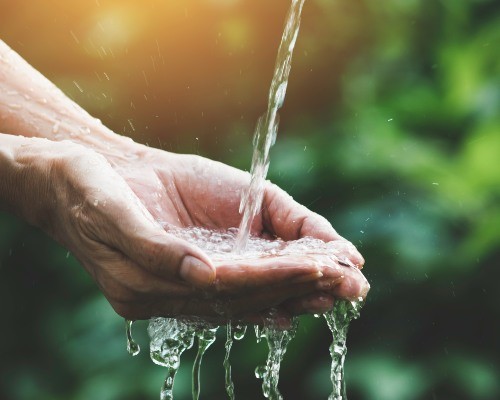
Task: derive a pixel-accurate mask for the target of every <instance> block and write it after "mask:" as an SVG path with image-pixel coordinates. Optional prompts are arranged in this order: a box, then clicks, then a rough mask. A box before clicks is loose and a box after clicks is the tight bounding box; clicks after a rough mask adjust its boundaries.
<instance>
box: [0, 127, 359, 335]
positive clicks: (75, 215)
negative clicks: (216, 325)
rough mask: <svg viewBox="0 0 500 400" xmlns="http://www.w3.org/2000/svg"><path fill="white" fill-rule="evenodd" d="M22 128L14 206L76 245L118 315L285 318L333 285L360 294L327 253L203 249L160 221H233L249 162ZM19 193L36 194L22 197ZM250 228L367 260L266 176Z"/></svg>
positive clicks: (321, 303)
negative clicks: (28, 135)
mask: <svg viewBox="0 0 500 400" xmlns="http://www.w3.org/2000/svg"><path fill="white" fill-rule="evenodd" d="M4 136H6V135H4ZM16 140H17V139H16ZM25 140H28V144H23V145H22V146H20V147H19V148H17V151H16V155H15V160H16V168H14V171H15V172H14V176H13V177H12V178H13V179H14V181H16V182H20V183H21V184H19V185H16V186H15V191H14V194H13V195H12V196H11V197H13V200H12V201H11V203H12V204H24V205H25V206H24V207H21V209H20V210H18V214H20V215H21V216H24V217H25V219H27V220H28V221H29V222H31V223H33V224H35V225H37V226H39V227H41V228H42V229H44V230H45V231H46V232H47V233H49V234H50V235H51V236H52V237H54V238H55V239H56V240H57V241H59V242H60V243H61V244H63V245H64V246H65V247H67V248H68V249H69V250H70V251H71V252H72V253H73V254H74V255H75V257H76V258H77V259H78V260H79V261H80V262H81V264H82V265H83V266H84V267H85V269H86V270H87V271H88V272H89V273H90V275H91V276H92V277H93V279H94V280H95V281H96V283H97V285H98V286H99V288H100V289H101V291H102V292H103V293H104V295H105V296H106V297H107V299H108V300H109V302H110V303H111V305H112V306H113V308H114V309H115V311H116V312H117V313H118V314H120V315H121V316H123V317H125V318H128V319H145V318H149V317H152V316H193V317H201V318H204V319H206V320H210V321H213V322H224V321H227V320H228V319H231V320H234V321H243V322H249V323H260V322H262V321H263V320H264V319H266V318H267V317H268V313H269V312H270V309H272V313H273V316H274V318H277V319H278V324H281V325H284V326H286V324H287V321H288V320H289V318H290V317H291V316H292V315H296V314H300V313H306V312H324V311H326V310H328V309H330V308H331V307H332V306H333V299H334V297H349V298H353V297H358V296H365V295H366V292H367V290H368V285H367V283H366V280H365V279H364V277H363V275H362V274H361V273H360V272H359V270H358V269H357V268H355V267H354V266H351V267H349V266H342V265H339V263H338V261H337V259H336V258H334V257H328V256H318V257H306V258H301V260H300V262H298V261H297V260H296V259H294V258H293V257H290V256H276V257H271V258H266V259H265V260H258V259H257V260H256V259H253V260H251V259H249V260H246V259H239V260H234V261H231V262H230V261H221V260H211V259H210V258H209V257H208V256H207V255H206V254H205V253H204V252H203V251H202V250H201V249H199V248H197V247H196V246H194V245H192V244H190V243H188V242H186V241H184V240H182V239H180V238H177V237H175V236H174V235H172V234H170V233H168V226H176V227H187V226H193V225H194V226H202V227H205V228H209V229H227V228H229V227H234V226H237V225H238V224H239V220H240V218H241V217H240V215H239V212H238V206H239V198H240V193H241V191H242V190H243V189H244V188H245V187H246V186H247V185H248V182H249V175H248V174H247V173H244V172H242V171H239V170H237V169H234V168H231V167H229V166H227V165H224V164H221V163H217V162H214V161H211V160H208V159H204V158H201V157H198V156H189V155H177V154H171V153H167V152H163V151H160V150H155V149H149V148H147V147H144V146H141V145H136V144H135V143H131V146H132V149H133V150H134V151H135V152H134V153H124V154H125V155H126V156H124V157H111V156H109V157H108V158H106V157H104V156H103V155H100V154H98V153H97V152H94V151H93V150H90V149H88V148H87V147H84V146H81V145H78V144H75V143H72V142H69V141H62V142H51V141H48V140H41V139H35V138H32V139H25ZM19 165H20V166H21V167H19ZM23 186H24V187H23ZM16 193H17V194H16ZM26 193H29V194H30V195H31V196H33V198H34V199H36V201H35V202H33V201H32V199H31V198H30V199H23V196H26ZM16 196H17V197H16ZM27 200H28V201H27ZM158 221H161V222H162V224H163V226H162V224H160V223H159V222H158ZM164 226H166V227H167V230H165V229H164ZM252 233H253V234H255V235H260V236H263V237H267V238H272V237H280V238H282V239H284V240H294V239H298V238H301V237H304V236H312V237H316V238H319V239H322V240H324V241H333V240H334V241H338V242H339V243H341V244H342V245H343V244H345V245H346V246H345V248H346V253H345V254H346V256H347V257H348V258H349V260H348V262H349V263H352V264H354V265H356V266H358V267H361V266H362V264H363V262H364V261H363V258H362V257H361V256H360V255H359V253H357V251H355V250H354V249H353V246H352V245H351V246H348V242H347V241H345V240H344V239H342V238H341V237H340V236H339V235H338V234H337V233H336V232H335V231H334V230H333V228H332V227H331V225H330V224H329V223H328V222H327V221H326V220H325V219H324V218H322V217H320V216H319V215H317V214H314V213H312V212H311V211H309V210H308V209H306V208H305V207H303V206H301V205H299V204H298V203H296V202H295V201H293V200H292V198H291V197H290V196H288V195H287V194H286V193H285V192H283V191H282V190H281V189H279V188H278V187H276V186H275V185H272V184H270V183H268V184H267V185H266V192H265V195H264V199H263V204H262V212H261V213H260V214H259V215H258V216H257V217H256V219H255V221H254V223H253V226H252Z"/></svg>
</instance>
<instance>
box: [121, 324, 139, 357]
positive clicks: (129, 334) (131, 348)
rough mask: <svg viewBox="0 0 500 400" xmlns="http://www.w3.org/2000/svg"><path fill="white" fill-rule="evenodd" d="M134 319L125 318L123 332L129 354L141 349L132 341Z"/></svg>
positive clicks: (134, 354)
mask: <svg viewBox="0 0 500 400" xmlns="http://www.w3.org/2000/svg"><path fill="white" fill-rule="evenodd" d="M133 323H134V321H130V320H128V319H127V320H125V333H126V336H127V351H128V353H129V354H130V355H131V356H136V355H137V354H139V352H140V351H141V348H140V347H139V345H138V344H137V343H136V342H135V341H134V338H133V337H132V324H133Z"/></svg>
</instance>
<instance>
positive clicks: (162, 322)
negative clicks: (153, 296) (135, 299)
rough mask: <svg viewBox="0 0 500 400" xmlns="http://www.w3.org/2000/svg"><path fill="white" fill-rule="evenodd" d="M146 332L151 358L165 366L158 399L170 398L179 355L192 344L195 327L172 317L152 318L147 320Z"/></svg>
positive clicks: (179, 359) (178, 364)
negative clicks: (163, 380)
mask: <svg viewBox="0 0 500 400" xmlns="http://www.w3.org/2000/svg"><path fill="white" fill-rule="evenodd" d="M148 333H149V338H150V344H149V348H150V356H151V360H153V362H154V363H155V364H158V365H161V366H163V367H166V368H167V377H166V378H165V382H164V383H163V387H162V389H161V395H160V399H161V400H172V399H173V388H174V379H175V374H176V373H177V371H178V369H179V366H180V362H181V355H182V353H183V352H184V351H185V350H187V349H190V348H191V347H192V346H193V342H194V337H195V335H196V327H195V326H194V325H192V324H190V323H186V322H184V321H181V320H176V319H173V318H152V319H151V320H150V321H149V326H148Z"/></svg>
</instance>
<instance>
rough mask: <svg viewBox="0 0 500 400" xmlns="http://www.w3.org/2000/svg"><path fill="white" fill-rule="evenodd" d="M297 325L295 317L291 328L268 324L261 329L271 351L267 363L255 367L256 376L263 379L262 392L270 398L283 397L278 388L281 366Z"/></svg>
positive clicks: (279, 398) (279, 399)
mask: <svg viewBox="0 0 500 400" xmlns="http://www.w3.org/2000/svg"><path fill="white" fill-rule="evenodd" d="M297 327H298V319H297V318H295V319H294V320H293V322H292V327H291V328H290V329H287V330H282V329H277V328H276V327H273V326H267V327H264V328H263V329H262V330H261V331H259V334H261V335H262V336H264V337H265V338H266V341H267V346H268V348H269V352H268V355H267V360H266V365H262V366H259V367H257V368H256V369H255V376H256V377H257V378H260V379H262V392H263V394H264V396H265V397H266V398H268V399H271V400H282V399H283V396H282V395H281V393H280V391H279V389H278V382H279V375H280V367H281V362H282V361H283V358H284V356H285V353H286V350H287V347H288V344H289V343H290V341H291V340H292V339H293V338H294V337H295V333H296V332H297Z"/></svg>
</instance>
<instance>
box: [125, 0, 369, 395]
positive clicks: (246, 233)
mask: <svg viewBox="0 0 500 400" xmlns="http://www.w3.org/2000/svg"><path fill="white" fill-rule="evenodd" d="M304 2H305V0H292V5H291V8H290V11H289V13H288V17H287V20H286V23H285V28H284V32H283V37H282V40H281V45H280V47H279V50H278V56H277V60H276V66H275V70H274V75H273V80H272V82H271V88H270V91H269V99H268V107H267V111H266V113H265V114H264V115H262V116H261V117H260V118H259V120H258V123H257V127H256V130H255V134H254V140H253V147H254V151H253V155H252V167H251V171H250V172H251V179H250V185H249V187H248V188H247V190H246V191H245V192H244V193H242V197H241V203H240V213H241V214H242V220H241V224H240V227H239V229H236V228H233V229H229V230H228V231H224V232H214V231H210V230H207V229H203V228H197V227H193V228H188V229H173V230H172V229H169V231H170V232H171V233H174V234H175V235H177V236H178V237H180V238H183V239H186V240H188V241H189V242H191V243H193V244H195V245H197V246H198V247H200V248H202V249H204V250H205V252H206V253H207V254H208V255H210V256H211V257H212V258H213V259H232V260H236V259H238V258H243V259H248V258H266V257H272V256H284V255H286V256H293V257H294V259H297V260H298V259H304V258H308V260H309V261H310V260H317V261H318V263H319V264H321V265H324V258H325V257H327V258H329V260H332V259H334V260H335V261H337V262H338V264H340V265H348V266H352V264H351V262H350V261H349V257H348V255H349V253H351V252H353V251H355V248H354V246H352V244H351V243H349V242H348V241H336V242H331V243H324V242H322V241H320V240H317V239H313V238H303V239H300V240H297V241H293V242H284V241H282V240H279V239H277V240H272V241H270V240H265V239H262V238H257V237H252V236H250V230H251V225H252V222H253V219H254V218H255V216H256V215H257V214H258V212H259V211H260V207H261V204H262V199H263V191H264V184H265V179H266V176H267V171H268V168H269V162H270V161H269V151H270V148H271V147H272V145H273V144H274V142H275V140H276V135H277V129H278V120H279V116H278V110H279V109H280V108H281V107H282V105H283V102H284V100H285V94H286V89H287V85H288V78H289V75H290V69H291V62H292V55H293V50H294V47H295V43H296V40H297V36H298V32H299V27H300V16H301V12H302V8H303V5H304ZM329 264H330V263H329ZM340 265H339V267H338V268H342V267H340ZM354 268H355V267H354ZM360 304H361V303H360V302H351V301H337V302H336V305H335V308H334V310H332V311H331V312H330V313H327V314H325V319H326V321H327V323H328V326H329V328H330V330H331V332H332V334H333V338H334V339H333V342H332V345H331V348H330V354H331V356H332V369H331V377H332V383H333V392H332V395H331V396H330V399H331V400H342V399H345V398H346V397H345V385H344V373H343V365H344V359H345V354H346V335H347V329H348V326H349V322H350V321H351V320H352V319H353V318H357V316H358V315H359V308H360V307H361V306H360ZM292 325H293V326H292V328H291V329H289V330H280V329H277V328H276V327H274V326H273V323H272V312H271V314H270V321H269V324H267V325H266V326H263V327H260V326H255V333H256V338H257V341H258V342H260V340H261V339H265V340H266V342H267V345H268V349H269V351H268V356H267V360H266V363H265V365H262V366H259V367H257V368H256V371H255V374H256V376H257V377H258V378H260V379H262V391H263V394H264V396H265V397H266V398H269V399H271V400H280V399H282V398H283V397H282V395H281V393H280V392H279V389H278V382H279V373H280V367H281V363H282V361H283V358H284V356H285V353H286V350H287V346H288V344H289V343H290V341H291V340H292V339H293V338H294V336H295V333H296V331H297V326H298V320H297V319H295V320H294V321H293V324H292ZM131 327H132V322H131V321H127V349H128V351H129V353H131V354H133V355H136V354H138V352H139V347H138V346H137V344H135V342H134V341H133V339H132V333H131ZM216 331H217V328H216V327H211V326H207V325H204V324H203V323H200V322H196V321H194V322H193V321H183V320H178V319H172V318H152V319H151V320H150V322H149V327H148V333H149V336H150V356H151V359H152V360H153V362H155V363H156V364H159V365H161V366H163V367H166V368H167V377H166V378H165V382H164V384H163V387H162V390H161V397H160V398H161V400H168V399H172V398H173V387H174V380H175V375H176V373H177V371H178V369H179V366H180V359H181V355H182V353H183V352H184V351H185V350H187V349H189V348H191V347H192V346H193V343H194V340H195V338H197V339H198V352H197V356H196V359H195V362H194V365H193V378H192V382H193V390H192V395H193V399H195V400H197V399H199V396H200V390H201V389H200V370H201V363H202V359H203V355H204V354H205V352H206V350H207V349H208V348H209V347H210V346H211V345H212V344H213V343H214V341H215V338H216ZM245 333H246V326H235V327H232V326H231V324H228V325H227V327H226V343H225V350H226V352H225V357H224V362H223V367H224V369H225V387H226V392H227V395H228V397H229V399H231V400H234V399H235V387H234V383H233V381H232V376H231V364H230V353H231V349H232V346H233V340H241V339H242V338H243V337H244V336H245Z"/></svg>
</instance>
